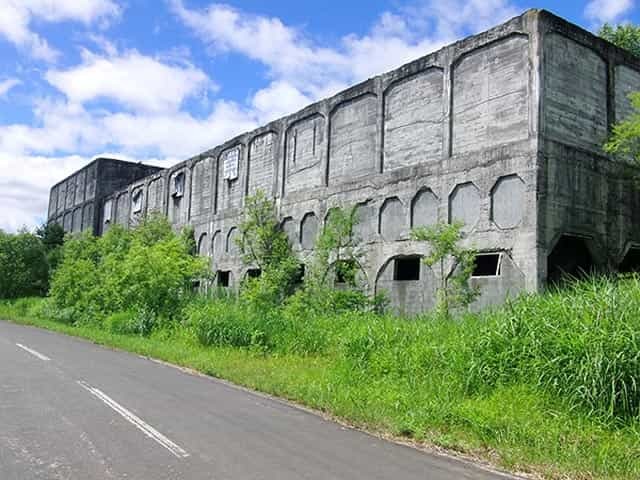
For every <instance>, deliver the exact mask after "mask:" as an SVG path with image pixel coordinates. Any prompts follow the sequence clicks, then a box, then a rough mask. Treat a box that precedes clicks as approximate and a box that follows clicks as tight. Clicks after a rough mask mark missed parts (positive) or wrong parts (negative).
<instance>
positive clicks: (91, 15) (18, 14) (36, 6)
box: [0, 0, 121, 61]
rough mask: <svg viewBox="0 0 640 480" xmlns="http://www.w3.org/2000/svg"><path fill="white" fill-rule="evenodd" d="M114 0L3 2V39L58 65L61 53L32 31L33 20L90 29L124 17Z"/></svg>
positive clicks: (0, 20) (0, 14) (0, 7)
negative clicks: (77, 25)
mask: <svg viewBox="0 0 640 480" xmlns="http://www.w3.org/2000/svg"><path fill="white" fill-rule="evenodd" d="M120 13H121V9H120V7H119V6H118V5H117V4H116V3H114V2H113V1H112V0H2V1H1V2H0V36H3V37H4V38H5V39H6V40H8V41H9V42H11V43H13V44H14V45H16V46H17V47H19V48H21V49H24V50H27V51H28V52H30V54H31V55H32V56H33V57H34V58H37V59H40V60H45V61H54V60H55V59H56V58H57V57H58V56H59V52H58V51H57V50H56V49H54V48H53V47H51V46H50V45H49V43H48V42H47V40H46V39H44V38H42V37H41V36H40V35H38V34H37V33H35V32H34V31H32V30H31V28H30V25H31V22H32V20H33V19H37V20H41V21H44V22H61V21H65V20H71V21H76V22H81V23H84V24H86V25H89V24H91V23H93V22H94V21H96V20H108V19H111V18H115V17H117V16H118V15H120Z"/></svg>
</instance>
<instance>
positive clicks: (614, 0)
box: [584, 0, 634, 23]
mask: <svg viewBox="0 0 640 480" xmlns="http://www.w3.org/2000/svg"><path fill="white" fill-rule="evenodd" d="M633 4H634V1H633V0H591V1H590V2H589V3H587V6H586V7H585V9H584V15H585V17H587V18H588V19H589V20H591V21H593V22H596V23H605V22H614V21H617V20H620V18H621V17H622V16H623V15H624V14H626V13H628V12H629V10H631V9H632V8H633Z"/></svg>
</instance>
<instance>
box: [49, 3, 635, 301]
mask: <svg viewBox="0 0 640 480" xmlns="http://www.w3.org/2000/svg"><path fill="white" fill-rule="evenodd" d="M634 90H640V59H638V58H636V57H634V56H633V55H631V54H629V53H628V52H626V51H623V50H621V49H619V48H617V47H615V46H613V45H612V44H610V43H608V42H606V41H604V40H602V39H600V38H598V37H596V36H594V35H592V34H591V33H589V32H587V31H585V30H583V29H581V28H579V27H577V26H575V25H573V24H570V23H568V22H566V21H565V20H562V19H561V18H558V17H556V16H554V15H552V14H550V13H548V12H546V11H540V10H529V11H527V12H525V13H524V14H523V15H521V16H519V17H516V18H513V19H511V20H509V21H508V22H506V23H504V24H502V25H499V26H497V27H495V28H493V29H491V30H489V31H487V32H484V33H481V34H479V35H475V36H472V37H469V38H466V39H464V40H461V41H459V42H456V43H454V44H452V45H449V46H447V47H444V48H442V49H440V50H438V51H437V52H434V53H431V54H429V55H427V56H425V57H422V58H420V59H417V60H415V61H413V62H410V63H408V64H406V65H404V66H402V67H400V68H398V69H397V70H394V71H392V72H389V73H385V74H383V75H380V76H377V77H375V78H371V79H369V80H367V81H365V82H362V83H360V84H358V85H355V86H354V87H352V88H349V89H348V90H345V91H343V92H341V93H339V94H337V95H335V96H334V97H331V98H328V99H325V100H321V101H319V102H317V103H314V104H312V105H310V106H308V107H307V108H305V109H303V110H301V111H299V112H297V113H294V114H292V115H289V116H287V117H285V118H281V119H279V120H276V121H274V122H271V123H269V124H268V125H265V126H263V127H261V128H258V129H256V130H254V131H252V132H247V133H244V134H242V135H239V136H237V137H236V138H233V139H231V140H229V141H227V142H225V143H224V144H222V145H219V146H217V147H215V148H212V149H210V150H207V151H205V152H202V153H201V154H199V155H196V156H195V157H193V158H190V159H188V160H186V161H184V162H182V163H179V164H177V165H175V166H173V167H171V168H168V169H166V170H162V171H157V172H153V173H151V174H150V175H148V176H144V178H140V177H141V176H140V177H137V178H136V179H132V178H129V179H127V180H126V181H124V182H123V183H122V185H120V186H119V187H117V188H116V187H115V183H111V184H110V185H112V186H113V187H114V188H111V187H109V188H105V189H103V190H101V187H100V185H101V184H102V183H103V182H107V181H108V179H111V178H112V177H105V178H102V176H101V174H100V172H99V171H98V172H97V173H96V180H97V182H96V187H95V195H94V196H93V197H91V198H92V199H93V200H94V203H93V205H94V206H93V208H94V212H96V211H99V215H98V216H97V218H98V220H96V222H95V223H94V224H93V226H94V231H95V232H96V233H97V234H100V233H102V232H104V231H105V229H106V228H108V226H109V224H110V223H113V222H117V223H121V224H124V225H128V224H130V222H131V221H132V220H135V218H136V217H137V216H140V215H145V214H146V213H148V212H152V211H158V212H163V213H165V214H166V215H167V216H168V217H169V219H170V221H171V222H172V223H173V224H174V225H175V226H176V227H180V226H183V225H186V224H189V225H192V226H193V227H194V228H195V232H196V240H197V243H198V249H199V251H200V253H201V254H202V255H208V256H210V257H212V265H214V267H213V268H215V269H216V270H217V271H218V272H219V275H218V281H219V282H220V283H221V284H225V285H226V284H229V285H235V284H237V283H238V282H239V281H240V280H241V279H242V278H243V276H244V275H245V274H246V267H244V266H243V265H242V263H241V261H240V258H239V256H238V251H237V248H236V246H235V242H234V238H235V236H236V235H237V232H238V230H237V225H238V223H239V221H240V218H241V213H242V207H243V202H244V199H245V198H246V196H247V195H251V194H253V193H254V192H256V191H257V190H258V189H262V190H264V191H265V192H267V193H268V194H269V195H271V196H272V197H273V198H274V199H275V200H276V203H277V206H278V210H279V214H280V215H281V218H282V225H283V228H284V230H285V231H286V232H287V234H288V236H289V238H290V240H291V243H292V244H293V246H294V248H295V250H296V251H297V252H298V253H299V255H300V258H301V260H302V261H304V260H305V259H307V258H308V257H309V255H310V254H311V251H312V248H313V244H314V240H315V238H316V235H317V233H318V231H319V229H320V228H321V226H322V224H323V222H324V220H325V218H326V215H327V213H328V212H329V211H330V209H331V208H332V207H333V206H336V205H357V208H358V215H359V219H360V223H359V224H358V227H357V232H356V234H357V236H358V238H359V240H360V242H361V245H362V249H363V252H364V261H365V262H364V263H365V271H364V272H363V276H364V278H365V279H366V281H367V284H368V285H369V288H370V290H371V291H372V292H373V291H380V290H386V291H387V293H388V295H389V296H390V298H391V300H392V302H393V305H394V306H395V307H396V308H397V309H398V310H401V311H406V312H417V311H421V310H425V309H429V308H430V307H432V306H433V304H434V302H435V295H434V292H435V286H436V285H437V284H438V272H436V271H432V270H431V269H429V268H428V267H426V266H425V265H423V264H421V263H420V262H419V260H420V256H421V255H424V254H425V253H426V251H427V246H426V245H425V244H423V243H418V242H414V241H411V240H410V238H409V232H410V229H411V228H412V227H415V226H419V225H429V224H433V223H434V222H437V221H451V220H453V219H459V220H462V221H463V222H464V223H465V225H466V227H465V228H466V230H467V237H466V240H465V241H466V242H467V243H468V245H470V246H471V245H472V246H474V247H475V248H477V249H478V250H479V251H480V252H481V255H480V257H479V259H478V266H477V268H476V272H475V274H474V278H473V280H472V281H473V282H474V283H476V284H478V285H480V286H481V292H482V295H481V296H480V298H479V299H478V300H477V302H476V307H480V306H483V305H487V304H493V303H499V302H501V301H503V300H504V299H505V298H506V297H507V296H509V295H514V294H516V293H518V292H520V291H523V290H526V291H537V290H539V289H540V288H542V287H543V286H544V285H545V283H546V282H547V281H548V280H550V279H553V278H555V277H557V276H558V275H559V273H560V272H563V271H566V272H569V273H577V272H579V271H580V270H589V269H590V268H593V267H595V268H603V269H604V268H606V269H612V270H616V269H634V268H636V267H637V266H638V265H639V264H640V221H639V220H640V194H639V193H638V191H637V190H636V188H635V184H634V181H633V180H632V179H630V178H629V175H628V169H627V168H625V167H624V165H623V163H622V162H620V161H616V160H614V159H613V158H610V157H608V156H607V155H605V154H604V153H603V151H602V144H603V143H604V141H605V139H606V137H607V134H608V132H609V130H610V128H611V126H612V125H613V124H614V123H615V122H617V121H619V120H621V119H623V118H624V117H625V115H627V114H628V113H629V112H630V108H631V107H630V101H629V99H628V98H627V95H628V93H629V92H631V91H634ZM168 134H170V132H168ZM188 149H189V146H188V145H185V150H188ZM87 168H89V167H87ZM85 170H86V169H85ZM81 173H82V171H80V173H79V174H81ZM79 174H76V175H79ZM87 175H88V174H87ZM76 178H77V176H76ZM87 178H88V177H87ZM92 178H93V177H92ZM69 182H70V180H65V181H63V182H61V183H60V184H58V185H57V186H56V187H54V188H53V189H52V194H51V199H52V205H53V204H57V205H58V208H50V212H49V218H50V220H52V221H54V220H55V221H59V222H61V223H63V224H64V225H65V228H66V229H67V230H72V229H73V230H74V231H75V230H77V228H76V226H77V225H76V222H75V221H74V220H73V218H74V217H73V216H72V220H65V219H64V218H63V217H61V215H60V213H61V212H69V211H70V210H69V208H70V205H74V206H75V205H80V204H79V203H78V202H77V201H75V200H70V198H72V199H74V198H76V197H74V196H73V194H70V192H71V190H70V189H69V188H68V187H67V188H66V191H65V187H64V186H65V185H68V184H69ZM71 183H73V182H71ZM125 184H126V186H125ZM116 190H117V191H116ZM65 195H66V197H65ZM70 195H71V197H70ZM62 198H66V200H65V201H62V205H65V207H64V208H62V209H61V208H60V207H59V206H60V205H61V202H60V201H56V199H57V200H60V199H62ZM87 198H89V197H88V195H87ZM67 214H68V213H67ZM82 225H83V226H84V223H83V224H82ZM79 228H80V227H79Z"/></svg>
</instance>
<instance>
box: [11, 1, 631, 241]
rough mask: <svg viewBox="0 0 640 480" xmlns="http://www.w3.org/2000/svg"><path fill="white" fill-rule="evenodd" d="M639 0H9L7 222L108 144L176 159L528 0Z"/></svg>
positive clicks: (622, 13)
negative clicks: (216, 0) (314, 0)
mask: <svg viewBox="0 0 640 480" xmlns="http://www.w3.org/2000/svg"><path fill="white" fill-rule="evenodd" d="M532 7H535V8H546V9H548V10H551V11H552V12H554V13H556V14H558V15H560V16H562V17H565V18H567V19H568V20H570V21H572V22H574V23H577V24H579V25H581V26H583V27H585V28H588V29H591V30H595V29H597V28H598V27H599V26H600V25H601V24H602V23H603V22H605V21H608V22H621V21H631V22H634V23H636V22H637V21H638V20H640V10H639V9H638V8H637V5H636V4H635V0H581V1H578V0H570V1H563V2H557V1H556V2H551V1H540V2H535V3H534V2H530V1H524V0H448V1H441V0H389V1H382V0H368V1H366V0H350V1H336V0H325V1H322V2H311V1H307V2H300V1H292V0H272V1H270V2H264V1H258V0H242V1H229V2H227V3H216V2H212V1H210V0H208V1H207V0H0V205H1V206H0V228H1V229H5V230H9V231H14V230H16V229H18V228H19V227H21V226H23V225H24V226H27V227H28V228H33V226H34V225H37V224H39V223H41V222H42V221H43V220H44V216H45V215H46V209H47V196H48V189H49V187H50V185H52V184H53V183H55V182H57V181H58V180H60V179H62V178H64V177H65V176H66V175H68V174H69V173H71V172H72V171H74V170H76V169H78V168H80V167H82V166H83V165H84V164H86V163H87V162H89V161H90V160H91V159H92V158H94V157H95V156H98V155H111V156H117V157H120V158H125V159H130V160H136V161H145V162H152V163H155V164H159V165H163V166H168V165H170V164H172V163H174V162H177V161H179V160H182V159H185V158H188V157H189V156H191V155H193V154H195V153H198V152H199V151H202V150H204V149H206V148H210V147H212V146H215V145H217V144H219V143H221V142H223V141H224V140H225V139H227V138H229V137H231V136H233V135H235V134H237V133H240V132H242V131H246V130H248V129H251V128H253V127H256V126H258V125H260V124H262V123H265V122H267V121H269V120H272V119H274V118H277V117H280V116H282V115H285V114H287V113H291V112H293V111H295V110H297V109H299V108H301V107H303V106H304V105H306V104H308V103H310V102H312V101H314V100H317V99H319V98H322V97H325V96H328V95H331V94H333V93H335V92H337V91H339V90H341V89H343V88H345V87H347V86H349V85H351V84H353V83H355V82H358V81H360V80H363V79H365V78H368V77H370V76H372V75H376V74H379V73H382V72H384V71H386V70H389V69H392V68H394V67H396V66H398V65H400V64H402V63H405V62H406V61H408V60H411V59H414V58H417V57H419V56H421V55H424V54H426V53H429V52H430V51H433V50H436V49H437V48H439V47H440V46H442V45H445V44H447V43H450V42H452V41H455V40H456V39H459V38H462V37H464V36H466V35H469V34H472V33H476V32H479V31H482V30H484V29H486V28H489V27H491V26H493V25H495V24H498V23H500V22H501V21H503V20H506V19H507V18H510V17H512V16H515V15H518V14H520V13H521V12H522V11H524V10H525V9H527V8H532Z"/></svg>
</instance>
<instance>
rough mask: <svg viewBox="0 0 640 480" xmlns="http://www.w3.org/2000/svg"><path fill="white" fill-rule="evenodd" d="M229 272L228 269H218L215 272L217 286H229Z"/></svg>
mask: <svg viewBox="0 0 640 480" xmlns="http://www.w3.org/2000/svg"><path fill="white" fill-rule="evenodd" d="M230 274H231V272H229V271H228V270H218V272H217V273H216V281H217V284H218V286H219V287H224V288H227V287H228V286H229V280H230V277H231V275H230Z"/></svg>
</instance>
